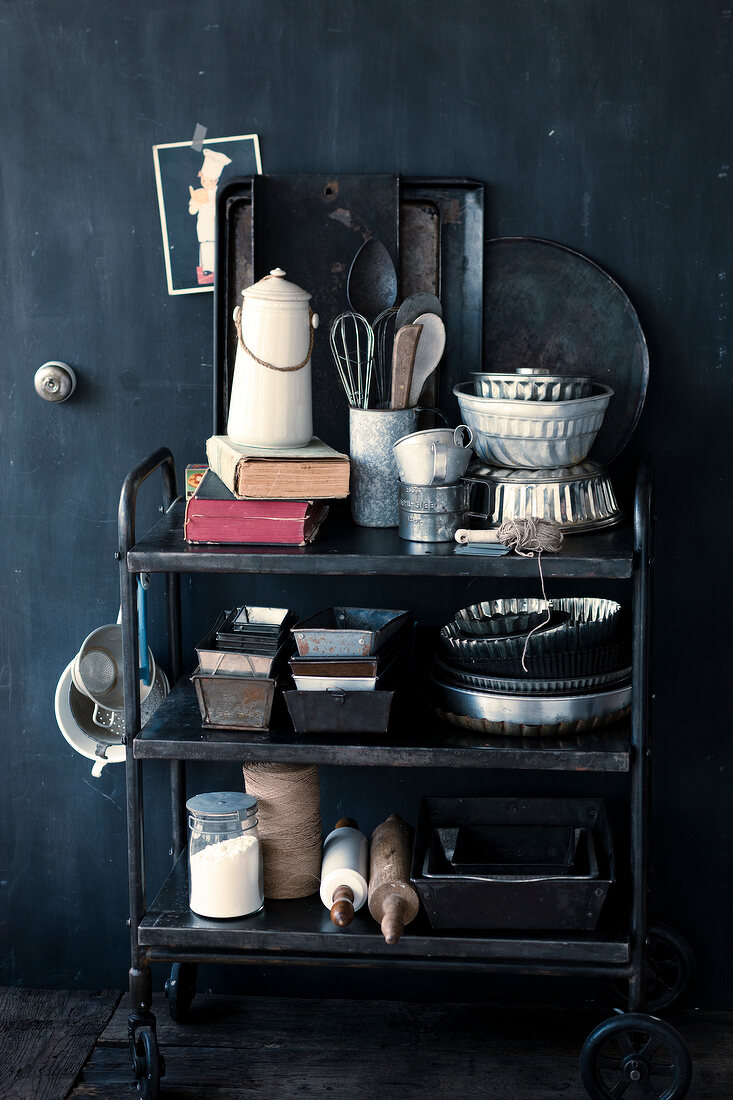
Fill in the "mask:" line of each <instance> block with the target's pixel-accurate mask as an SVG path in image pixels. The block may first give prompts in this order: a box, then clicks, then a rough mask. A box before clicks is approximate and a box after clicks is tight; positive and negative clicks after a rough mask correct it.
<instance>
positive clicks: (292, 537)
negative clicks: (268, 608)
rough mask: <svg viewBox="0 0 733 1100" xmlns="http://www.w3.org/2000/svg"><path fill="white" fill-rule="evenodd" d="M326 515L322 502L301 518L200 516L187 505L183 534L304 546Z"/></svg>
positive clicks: (190, 539)
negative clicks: (190, 510)
mask: <svg viewBox="0 0 733 1100" xmlns="http://www.w3.org/2000/svg"><path fill="white" fill-rule="evenodd" d="M193 499H195V498H193ZM327 515H328V508H327V507H326V506H325V505H324V506H323V507H320V508H316V509H315V510H314V511H313V512H310V513H309V514H308V515H307V516H305V517H304V518H301V519H283V518H278V517H272V516H271V517H269V518H267V519H262V518H260V519H257V518H249V517H241V516H240V517H237V516H202V515H197V514H195V512H189V510H188V509H187V510H186V517H185V520H184V528H183V537H184V539H185V540H186V542H195V543H199V542H207V543H242V544H247V543H249V544H252V545H270V546H304V545H305V544H306V543H307V542H311V541H312V540H313V539H314V538H315V535H316V533H317V531H318V529H319V527H320V526H321V524H322V523H323V521H324V519H325V518H326V516H327Z"/></svg>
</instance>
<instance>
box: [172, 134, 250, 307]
mask: <svg viewBox="0 0 733 1100" xmlns="http://www.w3.org/2000/svg"><path fill="white" fill-rule="evenodd" d="M153 163H154V165H155V184H156V187H157V191H158V206H159V208H160V225H161V229H162V231H163V253H164V257H165V273H166V279H167V281H168V293H169V294H197V293H200V292H202V291H210V290H213V288H214V256H215V243H214V242H215V232H216V194H217V190H218V189H219V188H220V187H221V185H222V184H223V183H226V181H227V179H235V178H236V177H238V176H255V175H258V174H259V173H261V172H262V161H261V159H260V143H259V138H258V137H257V134H241V135H240V136H239V137H227V138H207V139H206V140H203V141H176V142H173V143H172V144H169V145H154V146H153Z"/></svg>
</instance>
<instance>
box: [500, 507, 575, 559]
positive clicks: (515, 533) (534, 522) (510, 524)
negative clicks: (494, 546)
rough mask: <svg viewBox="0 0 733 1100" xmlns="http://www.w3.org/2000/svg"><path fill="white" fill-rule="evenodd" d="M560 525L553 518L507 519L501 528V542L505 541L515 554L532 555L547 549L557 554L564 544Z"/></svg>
mask: <svg viewBox="0 0 733 1100" xmlns="http://www.w3.org/2000/svg"><path fill="white" fill-rule="evenodd" d="M562 540H563V534H562V531H561V530H560V525H559V524H557V523H555V521H554V520H551V519H536V518H535V517H534V516H528V517H527V519H507V520H505V521H504V522H503V523H502V525H501V527H500V528H499V542H503V543H504V545H505V546H508V547H509V548H510V550H514V553H515V554H521V555H522V557H532V556H533V555H534V554H541V553H542V552H543V551H544V550H546V551H547V552H548V553H550V554H556V553H557V551H558V550H559V549H560V546H561V544H562Z"/></svg>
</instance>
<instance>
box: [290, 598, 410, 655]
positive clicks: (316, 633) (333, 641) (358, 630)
mask: <svg viewBox="0 0 733 1100" xmlns="http://www.w3.org/2000/svg"><path fill="white" fill-rule="evenodd" d="M409 618H410V612H409V611H388V610H384V609H381V608H373V607H328V608H325V609H324V610H323V611H319V612H318V613H317V614H315V615H311V616H310V617H309V618H307V619H303V620H302V621H301V622H299V623H296V625H295V626H294V627H293V628H292V631H293V637H294V638H295V644H296V645H297V647H298V654H299V655H300V656H301V657H371V656H373V655H374V654H375V653H377V651H378V650H379V649H380V648H381V646H383V645H384V643H385V642H386V641H387V639H388V638H391V637H392V636H393V634H395V633H396V632H397V631H398V630H399V629H400V628H401V627H403V626H404V625H405V624H406V623H407V621H408V619H409Z"/></svg>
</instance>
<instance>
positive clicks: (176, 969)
mask: <svg viewBox="0 0 733 1100" xmlns="http://www.w3.org/2000/svg"><path fill="white" fill-rule="evenodd" d="M197 975H198V966H197V965H196V963H173V965H172V966H171V976H170V978H169V979H168V981H167V982H166V983H165V995H166V997H167V998H168V1011H169V1013H170V1017H171V1020H173V1021H175V1023H177V1024H185V1023H186V1022H187V1021H188V1018H189V1013H190V1010H191V1002H192V1001H193V999H194V997H195V996H196V977H197Z"/></svg>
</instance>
